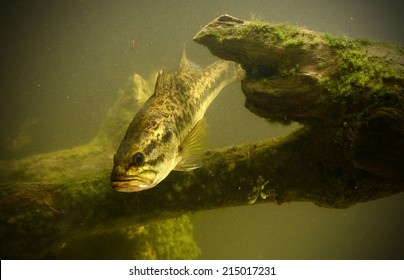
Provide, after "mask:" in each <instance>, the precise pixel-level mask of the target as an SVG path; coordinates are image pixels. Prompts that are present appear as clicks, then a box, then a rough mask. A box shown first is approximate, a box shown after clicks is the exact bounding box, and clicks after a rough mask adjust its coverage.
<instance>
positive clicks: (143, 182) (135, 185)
mask: <svg viewBox="0 0 404 280" xmlns="http://www.w3.org/2000/svg"><path fill="white" fill-rule="evenodd" d="M156 179H157V173H156V172H154V171H152V170H147V171H143V172H141V173H139V174H137V175H136V176H128V175H123V174H121V168H120V166H117V167H115V168H114V169H113V171H112V173H111V178H110V183H111V187H112V189H113V190H116V191H119V192H139V191H143V190H147V189H150V188H153V187H154V186H155V185H157V183H158V182H159V180H156Z"/></svg>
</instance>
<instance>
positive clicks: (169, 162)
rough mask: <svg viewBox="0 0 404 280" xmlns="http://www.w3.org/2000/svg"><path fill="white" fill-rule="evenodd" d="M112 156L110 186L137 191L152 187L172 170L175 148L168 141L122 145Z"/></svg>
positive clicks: (122, 190)
mask: <svg viewBox="0 0 404 280" xmlns="http://www.w3.org/2000/svg"><path fill="white" fill-rule="evenodd" d="M121 146H122V147H121V148H120V149H118V151H117V153H116V154H115V156H114V167H113V169H112V173H111V177H110V182H111V186H112V189H114V190H117V191H121V192H138V191H142V190H147V189H150V188H153V187H155V186H156V185H157V184H158V183H160V182H161V181H162V180H163V179H164V178H165V177H167V175H168V174H169V173H170V172H171V171H172V170H173V169H174V167H175V165H176V163H175V161H176V154H177V153H176V151H177V150H178V147H176V146H175V145H174V144H172V143H170V142H165V141H149V142H145V143H138V144H137V145H130V148H128V149H125V146H126V145H125V144H123V145H121Z"/></svg>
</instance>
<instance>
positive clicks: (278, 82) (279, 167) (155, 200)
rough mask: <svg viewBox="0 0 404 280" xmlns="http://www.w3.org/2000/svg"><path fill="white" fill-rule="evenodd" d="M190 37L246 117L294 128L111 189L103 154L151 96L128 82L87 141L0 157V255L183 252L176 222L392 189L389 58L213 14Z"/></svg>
mask: <svg viewBox="0 0 404 280" xmlns="http://www.w3.org/2000/svg"><path fill="white" fill-rule="evenodd" d="M195 40H196V41H198V42H201V43H203V44H205V45H207V46H208V47H209V48H210V49H211V51H212V53H213V54H215V55H218V56H220V57H222V58H225V59H232V60H234V61H237V62H239V63H241V64H242V65H243V67H244V68H245V69H246V72H247V76H246V78H245V80H243V81H242V89H243V91H244V93H245V94H246V97H247V101H246V107H247V108H248V109H250V110H252V111H253V112H255V113H257V114H258V115H260V116H263V117H266V118H269V119H271V120H275V121H282V122H288V121H290V120H295V121H299V122H301V123H302V124H304V126H303V128H301V129H299V130H297V131H295V132H293V133H292V134H290V135H288V136H285V137H280V138H276V139H268V140H265V141H261V142H258V143H253V144H245V145H240V146H234V147H227V148H223V149H216V150H211V151H207V152H206V153H205V155H204V158H203V167H202V168H200V169H197V170H194V171H192V172H172V173H171V174H170V175H169V176H168V177H167V178H166V179H165V180H164V181H163V182H162V183H160V184H159V185H158V186H157V187H156V188H153V189H150V190H147V191H144V192H139V193H119V192H114V191H112V190H111V188H110V186H109V174H110V171H111V168H112V157H113V154H114V152H115V150H116V147H117V146H118V144H119V141H120V140H121V138H122V136H123V134H124V132H125V130H126V128H127V125H128V124H129V123H130V121H131V118H132V117H133V115H134V114H135V112H136V110H137V109H138V108H139V106H140V104H141V103H142V102H141V101H140V100H139V99H142V100H143V99H144V98H145V97H147V96H148V95H149V94H150V92H151V89H150V86H148V83H146V81H144V80H143V79H142V78H141V77H140V76H138V75H135V76H134V77H133V79H131V82H130V83H129V85H128V87H127V88H126V89H125V90H123V91H122V92H121V93H120V95H119V98H118V99H117V101H116V103H115V104H114V105H113V106H112V108H111V110H110V112H109V113H108V116H107V119H106V121H105V122H104V124H103V125H102V127H101V129H100V132H99V133H98V135H97V136H96V137H95V138H94V139H93V140H92V141H91V142H90V143H89V144H87V145H84V146H81V147H76V148H73V149H69V150H62V151H56V152H54V153H49V154H42V155H36V156H32V157H28V158H25V159H21V160H17V161H7V162H4V161H3V162H0V175H1V180H0V237H1V240H2V241H1V249H0V255H1V256H2V258H75V256H74V255H72V253H71V252H72V251H74V248H75V246H77V244H85V243H88V242H89V241H90V240H99V242H101V243H103V242H105V240H104V239H102V238H103V237H105V236H108V238H109V239H108V240H115V241H114V242H113V244H112V245H114V246H117V245H118V243H119V244H121V245H120V246H121V247H120V248H123V247H125V248H126V249H127V251H128V252H129V251H130V252H129V253H126V254H125V255H117V256H116V257H117V258H173V259H174V258H196V257H197V256H198V254H199V249H198V248H197V246H196V244H195V242H194V241H193V239H192V225H191V224H190V222H189V220H188V218H187V217H186V216H183V215H184V214H187V213H190V212H193V211H200V210H206V209H212V208H221V207H228V206H238V205H248V204H255V203H261V202H273V203H278V204H282V203H284V202H292V201H310V202H313V203H315V204H317V205H319V206H323V207H332V208H346V207H350V206H352V205H354V204H356V203H358V202H365V201H369V200H373V199H378V198H381V197H385V196H388V195H392V194H395V193H398V192H401V191H403V189H404V184H403V182H404V175H403V173H402V172H401V169H400V168H401V167H402V166H404V165H403V158H404V156H403V150H404V149H403V145H404V141H403V125H404V122H403V120H404V118H403V109H402V108H404V107H403V104H402V98H403V96H402V93H403V91H402V85H403V82H402V80H403V75H402V71H403V70H402V69H403V64H402V50H400V49H395V48H391V47H389V46H383V45H380V44H377V43H370V42H366V41H363V40H362V41H355V40H350V39H348V38H343V39H338V38H333V37H331V36H328V35H323V34H319V33H316V32H313V31H308V30H305V29H300V28H297V27H290V26H286V25H276V24H275V25H273V24H266V23H261V22H253V23H251V22H245V21H242V20H239V19H235V18H233V17H230V16H227V15H226V16H222V17H220V18H218V19H216V20H215V21H213V22H212V23H211V24H209V25H208V26H207V27H205V28H204V29H203V30H201V32H199V33H198V35H197V36H196V38H195ZM381 54H382V55H381ZM351 56H353V58H354V60H355V59H356V60H358V62H357V63H356V64H352V63H353V62H352V61H351V58H349V57H351ZM347 57H348V58H347ZM359 58H360V59H359ZM362 62H363V63H364V64H363V65H362V66H360V65H361V64H360V63H362ZM365 64H366V65H365ZM365 74H366V75H365ZM364 76H365V77H364ZM178 217H180V218H178ZM122 244H125V245H122ZM112 245H111V246H112ZM104 247H105V246H104ZM118 247H119V246H118ZM107 249H109V250H111V248H109V247H108V248H107ZM101 256H102V255H101ZM81 257H83V256H82V255H81ZM113 257H114V256H111V255H109V256H106V258H113ZM89 258H94V256H89Z"/></svg>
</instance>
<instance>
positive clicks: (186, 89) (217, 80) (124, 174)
mask: <svg viewBox="0 0 404 280" xmlns="http://www.w3.org/2000/svg"><path fill="white" fill-rule="evenodd" d="M241 73H242V71H241V69H240V68H239V66H238V65H237V64H235V63H233V62H229V61H217V62H215V63H213V64H211V65H210V66H208V67H206V68H205V69H197V68H196V67H193V66H192V65H191V63H189V62H188V61H187V59H186V56H185V52H183V56H182V59H181V64H180V68H179V70H178V71H175V72H174V71H164V70H163V71H162V72H160V73H159V75H158V77H157V81H156V85H155V90H154V93H153V95H152V96H151V97H150V98H149V99H148V100H147V101H146V103H145V104H144V105H143V107H142V108H141V109H140V111H139V112H138V113H137V114H136V116H135V117H134V119H133V120H132V122H131V124H130V125H129V128H128V130H127V132H126V135H125V136H124V138H123V140H122V142H121V145H120V146H119V148H118V151H117V153H116V154H115V156H114V167H113V170H112V173H111V186H112V188H113V189H115V190H118V191H123V192H134V191H141V190H145V189H149V188H152V187H154V186H156V185H157V184H158V183H159V182H161V180H163V179H164V178H165V177H166V176H167V175H168V174H169V173H170V172H171V171H172V170H180V171H187V170H192V169H195V168H198V167H200V166H201V164H200V161H199V159H200V158H201V155H202V153H203V141H202V140H203V138H204V135H205V133H204V128H205V122H204V120H203V116H204V114H205V111H206V110H207V108H208V107H209V105H210V104H211V102H212V101H213V100H214V99H215V97H216V96H217V95H218V93H219V92H220V91H221V90H222V88H223V87H225V86H226V85H228V84H230V83H232V82H234V81H236V80H238V79H240V75H241Z"/></svg>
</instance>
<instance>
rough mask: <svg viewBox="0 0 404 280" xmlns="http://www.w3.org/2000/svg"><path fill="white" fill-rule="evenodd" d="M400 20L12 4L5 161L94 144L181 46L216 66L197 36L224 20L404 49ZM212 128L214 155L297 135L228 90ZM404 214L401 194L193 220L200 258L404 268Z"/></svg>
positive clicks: (342, 6) (256, 8)
mask: <svg viewBox="0 0 404 280" xmlns="http://www.w3.org/2000/svg"><path fill="white" fill-rule="evenodd" d="M402 11H404V3H403V2H400V1H393V0H390V1H365V0H361V1H359V0H358V1H348V0H342V1H341V0H340V1H336V0H335V1H326V0H322V1H321V0H309V1H298V0H296V1H240V0H239V1H210V0H209V1H204V0H198V1H196V0H192V1H179V0H176V1H173V0H171V1H161V0H160V1H157V0H156V1H153V0H152V1H123V0H118V1H9V3H5V4H2V8H1V16H0V21H1V40H0V56H1V62H2V63H1V67H0V78H1V83H0V93H1V103H0V114H1V117H0V160H13V159H19V158H23V157H26V156H28V155H33V154H38V153H45V152H50V151H55V150H59V149H66V148H71V147H74V146H79V145H83V144H85V143H88V142H89V141H90V140H91V139H92V138H93V137H94V135H95V134H96V133H97V132H98V130H99V128H100V125H101V123H102V121H103V120H104V119H105V117H106V113H107V112H108V110H109V108H110V107H111V106H112V105H113V103H114V101H115V100H116V98H117V96H118V92H119V89H120V88H122V87H123V86H124V85H125V83H126V82H127V80H128V77H130V76H131V75H132V74H133V73H134V72H136V73H139V74H140V75H142V76H143V77H145V78H147V77H149V75H150V74H152V73H153V72H155V71H157V70H159V69H161V68H169V69H172V68H174V69H175V68H176V67H177V66H178V64H179V60H180V56H181V51H182V48H183V45H184V43H185V46H186V51H187V56H188V58H189V59H190V60H192V61H193V62H195V63H197V64H199V65H201V66H207V65H208V64H210V63H212V62H213V61H214V60H215V59H217V58H215V57H214V56H213V55H211V54H210V53H209V51H208V50H207V49H206V48H205V47H203V46H200V45H197V44H196V43H194V42H193V41H192V38H193V37H194V36H195V34H196V33H197V32H198V31H199V30H200V29H201V28H202V27H203V26H205V25H206V24H207V23H208V22H210V21H211V20H213V19H214V18H216V17H218V16H219V15H221V14H224V13H228V14H230V15H233V16H236V17H238V18H242V19H247V20H248V19H251V18H258V19H260V20H263V21H268V22H277V23H287V24H292V25H298V26H305V27H306V28H308V29H311V30H314V31H320V32H327V33H330V34H332V35H340V36H342V35H347V36H349V37H353V38H368V39H371V40H378V41H388V42H393V43H396V44H401V45H402V44H403V42H404V32H403V30H402V26H404V18H403V17H402ZM134 114H135V112H134ZM206 119H207V123H208V128H209V139H210V140H209V141H210V147H211V148H215V147H224V146H229V145H233V144H241V143H246V142H253V141H256V140H260V139H265V138H270V137H276V136H280V135H284V134H287V133H288V132H290V131H292V130H293V129H295V128H296V127H298V126H299V125H298V124H293V125H291V126H282V125H277V124H273V123H268V122H267V121H265V120H264V119H261V118H259V117H257V116H256V115H254V114H252V113H250V112H249V111H248V110H247V109H245V108H244V95H243V93H242V92H241V89H240V85H239V84H232V85H230V86H228V87H226V88H225V89H224V90H223V92H222V93H221V94H220V95H219V96H218V98H217V99H216V100H215V101H214V102H213V104H212V105H211V106H210V108H209V109H208V111H207V114H206ZM125 126H126V125H125ZM111 167H112V162H111ZM0 177H1V174H0ZM403 214H404V194H402V193H401V194H397V195H395V196H391V197H388V198H384V199H380V200H376V201H372V202H367V203H363V204H357V205H355V206H353V207H351V208H349V209H338V210H337V209H326V208H320V207H317V206H315V205H313V204H312V203H304V202H299V203H297V202H295V203H289V204H283V205H281V206H278V205H274V204H271V203H266V204H265V205H254V206H246V207H236V208H227V209H220V210H210V211H205V212H200V213H195V214H193V215H191V216H190V218H191V221H192V224H193V235H194V238H195V241H196V243H197V244H198V247H199V248H200V251H201V253H200V256H199V258H201V259H306V258H307V259H358V258H359V259H361V258H364V259H403V258H404V250H402V248H404V238H403V236H404V219H403V218H402V216H403ZM91 250H97V248H96V246H95V245H94V246H92V245H91V244H87V245H86V246H82V247H81V251H80V250H74V252H73V251H71V252H66V253H65V254H66V255H65V257H66V258H83V256H89V257H91V256H93V255H92V254H91V252H89V251H91ZM105 257H106V258H112V257H113V256H108V255H105Z"/></svg>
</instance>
